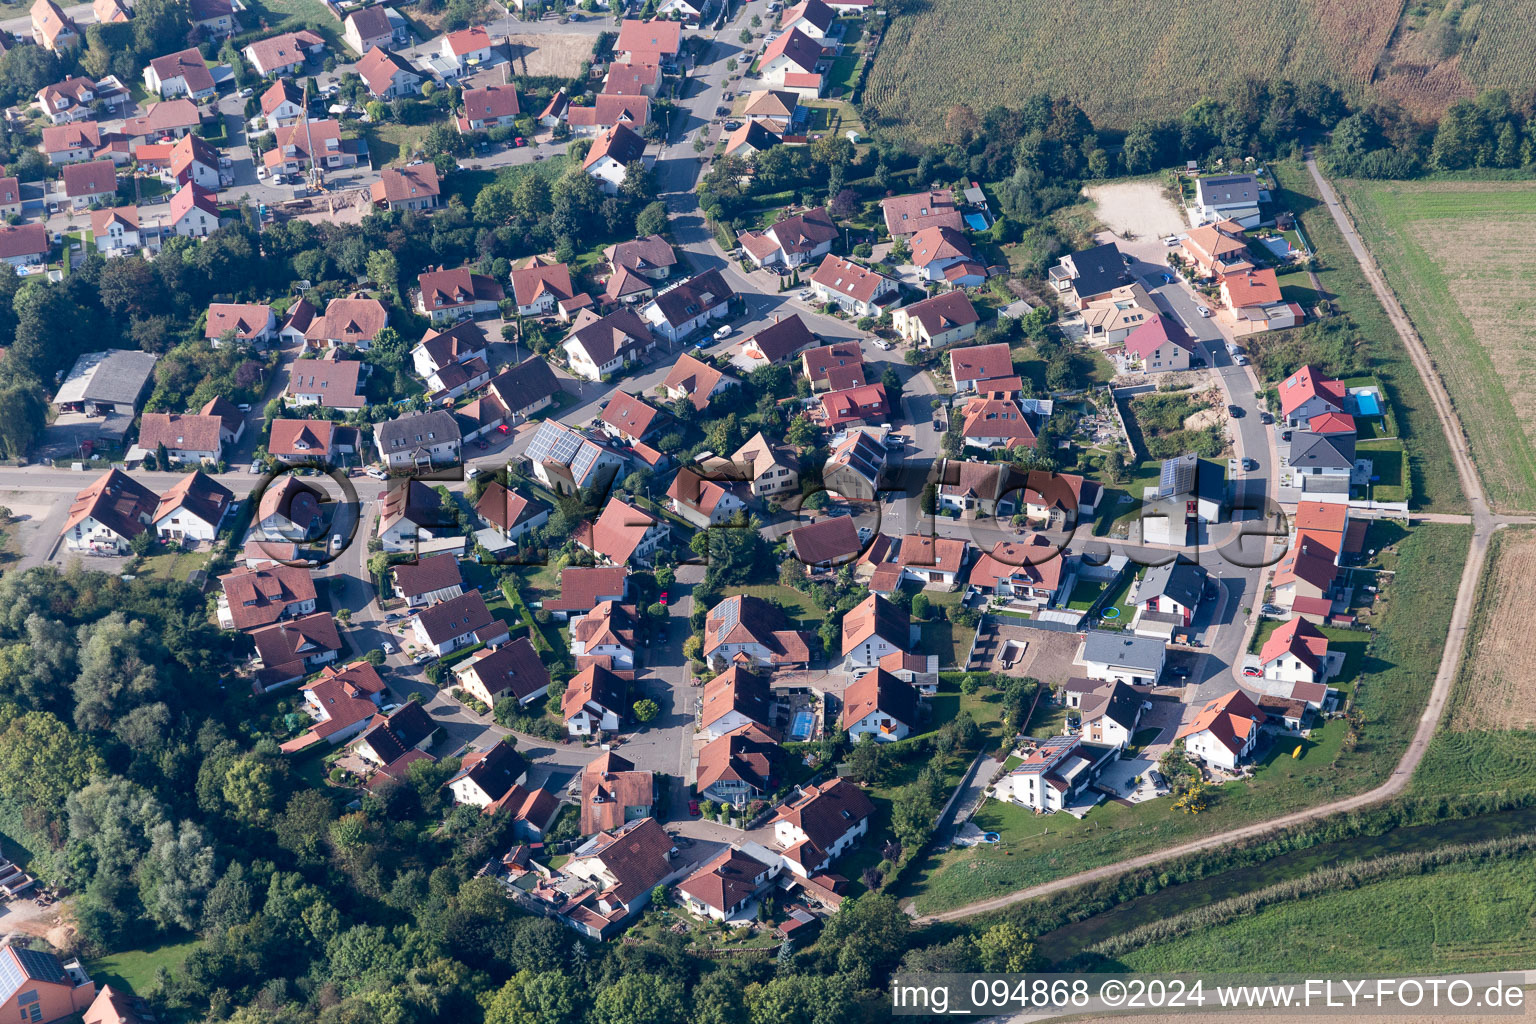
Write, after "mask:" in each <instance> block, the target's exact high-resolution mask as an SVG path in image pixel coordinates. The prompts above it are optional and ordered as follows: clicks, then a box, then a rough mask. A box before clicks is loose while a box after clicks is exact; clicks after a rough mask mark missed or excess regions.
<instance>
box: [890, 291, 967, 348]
mask: <svg viewBox="0 0 1536 1024" xmlns="http://www.w3.org/2000/svg"><path fill="white" fill-rule="evenodd" d="M980 320H981V318H980V317H979V316H977V315H976V309H975V307H973V306H972V305H971V300H970V299H968V298H966V295H965V292H963V291H958V290H957V291H952V292H944V293H943V294H940V295H934V296H932V297H930V298H926V299H923V300H922V301H920V302H914V303H913V304H912V305H910V306H904V307H902V308H901V309H898V310H896V311H895V312H894V313H893V314H892V315H891V326H892V327H894V328H895V329H896V333H898V334H900V335H901V336H902V337H903V338H905V339H906V340H907V341H910V342H912V343H913V344H915V345H917V346H918V347H919V348H942V347H943V346H945V345H953V344H954V343H955V342H957V341H964V340H965V339H966V338H973V337H975V336H976V325H977V323H979V322H980Z"/></svg>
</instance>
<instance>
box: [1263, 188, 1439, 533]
mask: <svg viewBox="0 0 1536 1024" xmlns="http://www.w3.org/2000/svg"><path fill="white" fill-rule="evenodd" d="M1269 169H1270V170H1271V171H1272V172H1273V173H1274V174H1275V177H1276V179H1277V181H1278V183H1279V184H1278V187H1277V188H1276V190H1275V201H1276V202H1277V203H1282V204H1284V205H1285V206H1287V207H1289V208H1290V209H1291V210H1292V211H1294V212H1295V213H1297V214H1298V215H1299V216H1300V218H1301V220H1302V222H1303V227H1304V228H1305V230H1306V233H1307V237H1308V238H1309V239H1311V240H1312V244H1313V246H1314V247H1315V248H1316V250H1317V255H1318V260H1319V266H1318V267H1317V276H1318V279H1319V282H1320V283H1321V284H1322V286H1323V293H1324V297H1325V298H1327V299H1328V300H1329V301H1330V302H1331V303H1332V304H1333V307H1334V309H1335V310H1337V311H1338V312H1340V313H1343V314H1345V315H1346V316H1348V317H1349V319H1350V320H1351V321H1352V322H1353V323H1354V325H1355V327H1356V329H1357V330H1358V332H1359V334H1360V335H1361V337H1362V339H1363V342H1364V344H1363V345H1362V352H1361V355H1362V357H1363V358H1364V360H1365V362H1366V364H1367V367H1366V368H1367V370H1368V372H1369V373H1370V374H1371V375H1372V376H1374V377H1376V378H1377V379H1378V380H1379V381H1381V384H1382V388H1383V391H1384V393H1385V395H1386V397H1387V400H1388V402H1389V403H1390V404H1391V406H1392V412H1393V415H1394V417H1395V418H1396V422H1397V430H1398V435H1399V436H1400V437H1401V438H1402V439H1403V443H1404V445H1405V446H1406V447H1407V449H1408V473H1409V480H1410V484H1409V486H1410V488H1411V493H1412V495H1413V501H1414V507H1415V508H1417V509H1421V510H1423V511H1426V512H1450V513H1465V512H1466V511H1467V500H1466V497H1465V496H1464V495H1463V494H1462V493H1461V484H1460V482H1459V481H1458V480H1457V478H1456V468H1455V465H1454V464H1453V463H1452V462H1451V448H1450V444H1449V442H1447V440H1446V437H1445V431H1444V430H1443V429H1441V426H1440V420H1439V417H1437V416H1436V415H1435V409H1434V406H1433V405H1431V404H1430V400H1429V392H1428V390H1426V389H1425V387H1424V381H1423V380H1422V379H1420V377H1419V373H1418V370H1417V369H1415V368H1414V365H1413V362H1412V360H1411V359H1409V357H1408V350H1407V349H1406V348H1404V347H1403V343H1402V339H1401V338H1399V337H1398V336H1397V331H1396V330H1395V329H1394V328H1393V327H1392V323H1391V321H1389V320H1388V319H1387V314H1386V311H1385V310H1384V309H1382V308H1381V303H1379V302H1377V301H1376V296H1375V294H1374V293H1373V292H1372V291H1371V286H1370V283H1369V282H1367V281H1366V279H1365V274H1364V273H1363V272H1361V270H1360V264H1359V263H1358V262H1357V261H1356V260H1355V258H1354V256H1353V255H1352V254H1351V253H1350V251H1349V247H1348V246H1347V245H1346V244H1345V242H1344V237H1343V235H1341V234H1339V229H1338V227H1337V225H1335V224H1334V222H1333V218H1332V217H1331V216H1329V214H1328V210H1327V208H1326V207H1324V206H1323V205H1321V201H1320V200H1319V199H1318V196H1317V186H1316V184H1315V183H1314V182H1313V181H1312V176H1311V175H1310V174H1308V173H1307V169H1306V168H1305V167H1304V166H1302V165H1301V163H1300V162H1298V161H1279V162H1277V163H1272V164H1270V168H1269Z"/></svg>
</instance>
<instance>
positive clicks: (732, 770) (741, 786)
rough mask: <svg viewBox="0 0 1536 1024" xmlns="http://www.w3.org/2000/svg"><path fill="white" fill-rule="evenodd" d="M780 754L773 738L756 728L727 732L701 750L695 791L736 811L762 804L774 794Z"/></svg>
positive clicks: (752, 726) (748, 726) (695, 770)
mask: <svg viewBox="0 0 1536 1024" xmlns="http://www.w3.org/2000/svg"><path fill="white" fill-rule="evenodd" d="M775 735H776V734H775ZM778 751H779V744H778V742H777V741H776V740H775V739H774V736H773V735H770V734H769V733H767V732H765V731H764V730H762V729H760V728H759V727H757V726H755V725H744V726H742V727H741V728H739V729H734V730H732V731H730V732H727V733H725V734H724V735H722V736H720V737H719V738H718V739H714V740H710V741H709V742H708V743H706V744H704V746H703V747H702V748H700V750H699V757H698V764H697V766H696V767H695V769H694V789H695V790H696V791H697V792H698V794H699V796H701V797H703V798H704V799H705V800H713V801H715V802H716V803H721V804H730V805H732V806H734V807H742V806H744V805H745V804H746V803H747V802H748V801H750V800H761V799H763V798H764V797H765V796H767V795H768V794H769V793H770V792H772V790H773V787H774V783H775V773H774V762H775V759H776V758H777V756H778Z"/></svg>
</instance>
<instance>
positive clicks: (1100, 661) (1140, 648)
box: [1075, 629, 1168, 685]
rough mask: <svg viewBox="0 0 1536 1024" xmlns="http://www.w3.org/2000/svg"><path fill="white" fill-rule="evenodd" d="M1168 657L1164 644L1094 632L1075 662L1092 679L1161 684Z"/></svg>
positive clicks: (1090, 631)
mask: <svg viewBox="0 0 1536 1024" xmlns="http://www.w3.org/2000/svg"><path fill="white" fill-rule="evenodd" d="M1167 656H1168V648H1167V647H1166V646H1165V645H1164V643H1163V641H1161V640H1155V639H1150V638H1148V637H1139V636H1131V635H1130V634H1129V633H1124V632H1118V633H1117V632H1111V631H1108V630H1101V629H1090V630H1089V631H1088V633H1087V635H1086V638H1085V639H1084V641H1083V646H1082V649H1081V650H1080V651H1079V652H1078V657H1077V658H1076V659H1075V661H1076V663H1078V664H1081V665H1083V666H1084V667H1085V669H1086V670H1087V674H1088V678H1090V679H1104V680H1116V679H1118V680H1119V681H1120V682H1122V683H1131V684H1133V685H1139V684H1143V683H1145V684H1155V683H1156V682H1157V679H1158V677H1159V676H1160V675H1162V673H1163V663H1164V661H1165V660H1166V659H1167Z"/></svg>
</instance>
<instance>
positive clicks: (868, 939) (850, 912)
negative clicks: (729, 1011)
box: [749, 892, 912, 1002]
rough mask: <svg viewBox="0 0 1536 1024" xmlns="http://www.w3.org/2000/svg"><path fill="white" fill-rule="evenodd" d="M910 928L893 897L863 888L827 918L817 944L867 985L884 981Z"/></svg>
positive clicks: (841, 969) (859, 983)
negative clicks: (862, 891) (860, 892)
mask: <svg viewBox="0 0 1536 1024" xmlns="http://www.w3.org/2000/svg"><path fill="white" fill-rule="evenodd" d="M911 928H912V919H911V918H910V917H908V916H907V915H906V914H905V913H904V912H903V911H902V909H901V908H900V907H899V906H898V905H897V903H896V901H895V900H894V899H892V898H891V897H890V896H888V895H886V894H885V893H878V892H867V893H864V894H863V895H861V896H855V897H854V898H852V899H850V900H848V901H846V902H845V903H844V904H843V906H842V908H841V909H840V910H839V911H838V912H837V913H836V914H834V915H833V916H832V917H830V918H828V919H827V923H826V926H825V928H824V929H823V932H822V935H823V938H822V940H821V941H820V942H819V943H817V945H818V946H819V947H820V948H823V949H826V950H829V951H832V952H831V956H832V957H833V958H834V962H835V964H836V967H837V970H838V972H839V973H841V974H843V975H845V976H847V978H848V980H849V981H851V982H852V983H853V984H854V985H856V986H858V987H859V988H867V987H872V986H876V985H881V984H883V983H884V976H885V974H886V973H887V972H889V971H890V969H891V968H892V967H894V966H895V965H896V962H897V960H899V959H900V958H901V954H902V953H903V952H905V951H906V946H907V935H908V933H909V932H910V931H911ZM749 1002H750V999H749Z"/></svg>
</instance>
